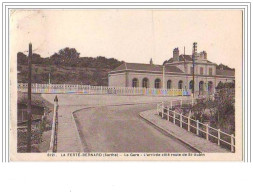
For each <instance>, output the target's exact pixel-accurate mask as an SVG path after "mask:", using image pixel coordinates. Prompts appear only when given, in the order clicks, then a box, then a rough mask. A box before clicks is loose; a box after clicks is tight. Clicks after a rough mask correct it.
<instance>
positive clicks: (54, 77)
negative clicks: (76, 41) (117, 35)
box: [17, 47, 123, 85]
mask: <svg viewBox="0 0 253 195" xmlns="http://www.w3.org/2000/svg"><path fill="white" fill-rule="evenodd" d="M17 58H18V70H19V71H20V73H19V74H18V82H27V75H28V74H27V73H28V68H27V60H28V58H27V56H26V55H25V54H23V53H21V52H19V53H18V54H17ZM32 63H33V73H32V82H36V83H48V81H49V73H50V74H51V83H59V84H61V83H69V84H87V85H108V77H107V75H108V72H109V71H111V70H113V69H115V68H116V67H118V66H119V65H121V64H122V63H123V62H122V61H118V60H117V59H114V58H106V57H103V56H98V57H96V58H92V57H80V53H78V52H77V51H76V49H74V48H69V47H66V48H64V49H61V50H59V52H57V53H54V54H53V55H52V56H50V57H46V58H42V57H41V56H40V55H38V54H35V53H34V54H33V58H32ZM34 64H36V67H34ZM42 67H43V68H42Z"/></svg>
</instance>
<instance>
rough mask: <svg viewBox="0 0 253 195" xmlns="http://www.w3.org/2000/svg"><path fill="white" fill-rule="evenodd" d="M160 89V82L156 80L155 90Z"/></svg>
mask: <svg viewBox="0 0 253 195" xmlns="http://www.w3.org/2000/svg"><path fill="white" fill-rule="evenodd" d="M160 87H161V80H160V79H156V80H155V88H156V89H159V88H160Z"/></svg>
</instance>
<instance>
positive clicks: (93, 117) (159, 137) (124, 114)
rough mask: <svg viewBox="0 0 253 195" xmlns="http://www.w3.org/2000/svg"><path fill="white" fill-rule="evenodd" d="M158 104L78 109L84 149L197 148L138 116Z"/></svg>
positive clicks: (150, 150)
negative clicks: (190, 146) (167, 134)
mask: <svg viewBox="0 0 253 195" xmlns="http://www.w3.org/2000/svg"><path fill="white" fill-rule="evenodd" d="M155 107H156V104H135V105H123V106H122V105H121V106H100V107H97V108H89V109H83V110H80V111H78V112H76V113H75V114H74V115H75V119H76V123H77V127H78V130H79V134H80V137H81V139H82V142H83V143H84V150H85V152H195V151H194V150H192V149H191V148H189V147H187V146H186V145H185V144H183V143H181V142H180V141H178V140H176V139H174V138H172V137H169V136H166V135H164V134H163V133H161V132H160V131H158V130H157V129H156V128H155V127H153V126H152V125H150V124H148V123H147V122H146V121H144V120H143V119H142V118H140V117H139V113H140V112H142V111H145V110H148V109H155Z"/></svg>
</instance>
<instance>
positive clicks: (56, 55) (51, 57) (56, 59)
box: [49, 53, 61, 65]
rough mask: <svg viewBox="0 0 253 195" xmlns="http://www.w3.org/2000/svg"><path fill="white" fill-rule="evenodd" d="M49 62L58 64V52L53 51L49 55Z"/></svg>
mask: <svg viewBox="0 0 253 195" xmlns="http://www.w3.org/2000/svg"><path fill="white" fill-rule="evenodd" d="M49 61H50V63H52V64H56V65H60V64H61V57H60V55H59V54H58V53H54V54H53V55H52V56H50V60H49Z"/></svg>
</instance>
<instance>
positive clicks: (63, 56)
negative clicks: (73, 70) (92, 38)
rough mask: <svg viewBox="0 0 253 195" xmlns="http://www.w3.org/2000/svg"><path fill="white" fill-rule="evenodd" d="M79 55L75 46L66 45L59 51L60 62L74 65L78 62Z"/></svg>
mask: <svg viewBox="0 0 253 195" xmlns="http://www.w3.org/2000/svg"><path fill="white" fill-rule="evenodd" d="M79 55H80V53H78V52H77V51H76V49H75V48H69V47H66V48H64V49H61V50H60V51H59V56H60V60H61V64H64V65H70V66H75V65H77V64H78V63H79Z"/></svg>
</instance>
